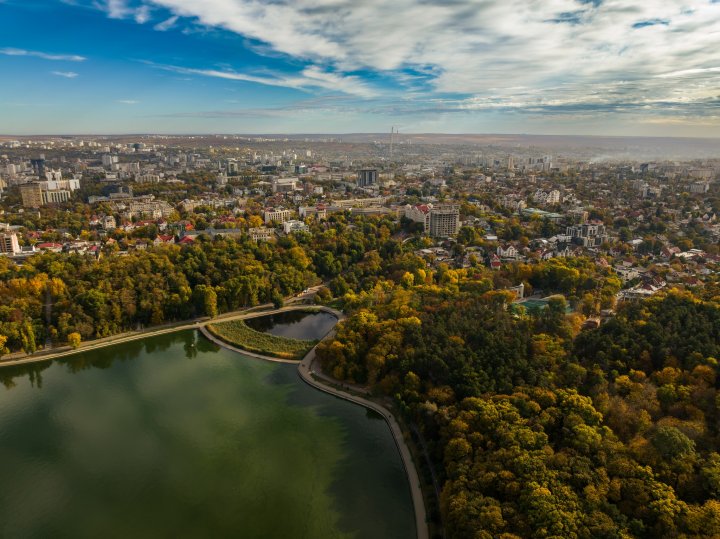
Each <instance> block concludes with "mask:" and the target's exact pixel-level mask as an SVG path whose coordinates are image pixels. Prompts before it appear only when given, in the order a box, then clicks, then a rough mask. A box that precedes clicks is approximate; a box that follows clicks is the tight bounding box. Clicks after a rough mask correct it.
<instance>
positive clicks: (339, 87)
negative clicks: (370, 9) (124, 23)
mask: <svg viewBox="0 0 720 539" xmlns="http://www.w3.org/2000/svg"><path fill="white" fill-rule="evenodd" d="M145 63H146V64H148V65H151V66H153V67H155V68H158V69H162V70H165V71H171V72H173V73H179V74H181V75H200V76H203V77H214V78H219V79H226V80H235V81H244V82H254V83H257V84H264V85H266V86H281V87H285V88H296V89H298V90H308V89H311V88H322V89H325V90H334V91H339V92H343V93H346V94H352V95H356V96H358V97H368V98H369V97H373V96H375V95H376V92H375V91H374V90H373V89H372V88H370V87H369V86H368V85H367V84H366V83H365V82H364V81H363V80H362V79H360V78H359V77H356V76H352V75H341V74H337V73H333V72H329V71H324V70H322V69H320V68H318V67H316V66H309V67H306V68H305V69H303V70H302V71H300V72H297V73H290V74H288V73H272V74H270V75H253V74H248V73H241V72H237V71H229V70H220V69H204V68H202V69H198V68H189V67H181V66H173V65H163V64H155V63H152V62H145Z"/></svg>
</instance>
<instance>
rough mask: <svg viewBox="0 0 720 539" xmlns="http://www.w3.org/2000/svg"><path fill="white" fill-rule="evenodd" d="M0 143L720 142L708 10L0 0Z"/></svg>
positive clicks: (717, 37)
mask: <svg viewBox="0 0 720 539" xmlns="http://www.w3.org/2000/svg"><path fill="white" fill-rule="evenodd" d="M0 36H1V37H0V68H2V72H3V84H2V85H1V86H0V118H1V119H0V133H3V134H16V135H22V134H68V133H69V134H80V133H83V134H86V133H95V134H103V133H110V134H112V133H213V132H221V133H343V132H353V133H357V132H372V133H377V132H386V131H388V130H389V126H391V125H394V126H396V127H398V128H399V129H400V131H401V132H405V133H430V132H441V133H532V134H568V135H572V134H584V135H623V136H627V135H641V136H682V137H717V136H720V127H719V122H718V119H719V117H718V104H719V103H720V100H719V97H718V81H719V80H720V65H718V62H717V50H719V49H720V3H718V2H716V1H710V0H702V1H691V2H688V1H680V0H667V1H662V2H628V1H622V0H612V1H611V0H552V1H548V2H525V1H521V0H511V1H505V2H491V1H454V2H448V3H437V4H434V3H429V2H426V1H424V0H403V1H399V2H393V3H390V4H389V3H387V2H382V1H351V0H298V1H295V0H293V1H272V2H271V1H260V0H255V1H247V0H211V1H203V2H197V1H191V0H2V1H0Z"/></svg>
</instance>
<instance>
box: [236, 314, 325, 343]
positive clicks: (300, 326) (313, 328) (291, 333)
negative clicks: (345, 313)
mask: <svg viewBox="0 0 720 539" xmlns="http://www.w3.org/2000/svg"><path fill="white" fill-rule="evenodd" d="M245 323H246V324H247V325H248V326H249V327H251V328H252V329H254V330H255V331H262V332H264V333H271V334H273V335H277V336H278V337H288V338H290V339H305V340H309V341H313V340H319V339H322V338H323V337H324V336H325V335H326V334H327V333H328V331H330V330H331V329H332V328H333V326H334V325H335V324H336V323H337V318H335V317H334V316H333V315H331V314H330V313H326V312H322V311H320V312H315V313H313V312H307V311H285V312H282V313H277V314H270V315H267V316H258V317H255V318H246V319H245Z"/></svg>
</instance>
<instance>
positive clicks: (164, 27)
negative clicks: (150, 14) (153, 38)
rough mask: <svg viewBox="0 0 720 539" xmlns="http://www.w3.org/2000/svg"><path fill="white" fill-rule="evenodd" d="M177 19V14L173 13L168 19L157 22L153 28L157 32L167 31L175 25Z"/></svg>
mask: <svg viewBox="0 0 720 539" xmlns="http://www.w3.org/2000/svg"><path fill="white" fill-rule="evenodd" d="M178 19H179V17H178V16H177V15H174V16H172V17H170V18H169V19H165V20H164V21H162V22H159V23H157V24H156V25H155V26H153V28H154V29H155V30H157V31H158V32H167V31H168V30H170V29H171V28H172V27H174V26H175V23H176V22H177V20H178Z"/></svg>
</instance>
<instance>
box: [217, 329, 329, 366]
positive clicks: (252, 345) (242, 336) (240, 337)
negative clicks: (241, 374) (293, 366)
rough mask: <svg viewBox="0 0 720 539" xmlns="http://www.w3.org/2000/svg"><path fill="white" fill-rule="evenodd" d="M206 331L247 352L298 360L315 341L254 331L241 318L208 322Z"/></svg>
mask: <svg viewBox="0 0 720 539" xmlns="http://www.w3.org/2000/svg"><path fill="white" fill-rule="evenodd" d="M207 329H208V331H210V333H212V334H213V335H215V336H216V337H217V338H219V339H220V340H222V341H225V342H226V343H228V344H232V345H233V346H237V347H238V348H242V349H244V350H247V351H249V352H256V353H258V354H263V355H267V356H273V357H278V358H281V359H296V360H298V361H300V360H301V359H302V358H303V357H305V354H307V353H308V352H309V351H310V349H311V348H312V347H313V346H315V345H316V344H317V341H301V340H298V339H288V338H286V337H277V336H275V335H271V334H269V333H262V332H260V331H255V330H254V329H251V328H250V327H248V325H247V324H245V322H244V321H242V320H233V321H231V322H221V323H219V324H208V325H207Z"/></svg>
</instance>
